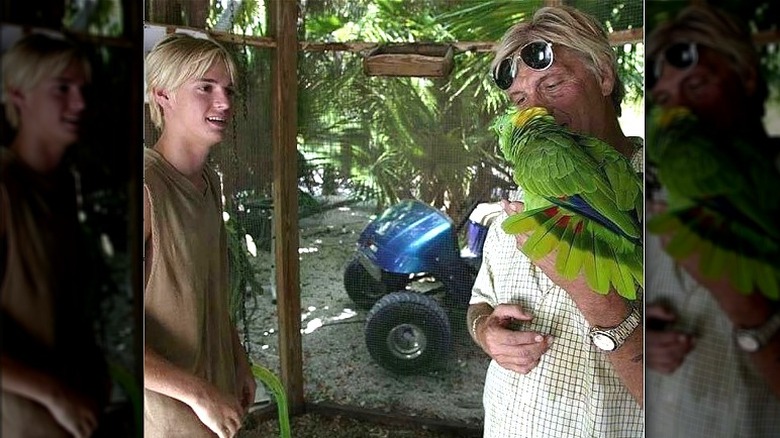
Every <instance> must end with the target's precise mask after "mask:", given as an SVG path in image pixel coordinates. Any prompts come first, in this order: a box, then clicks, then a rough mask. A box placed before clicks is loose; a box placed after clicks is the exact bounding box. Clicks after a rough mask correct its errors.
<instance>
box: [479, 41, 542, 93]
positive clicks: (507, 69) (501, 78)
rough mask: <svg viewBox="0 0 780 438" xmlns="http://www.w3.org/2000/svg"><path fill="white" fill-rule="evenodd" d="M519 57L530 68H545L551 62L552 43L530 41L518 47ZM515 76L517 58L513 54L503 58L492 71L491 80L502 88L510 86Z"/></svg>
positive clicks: (538, 69) (540, 69)
mask: <svg viewBox="0 0 780 438" xmlns="http://www.w3.org/2000/svg"><path fill="white" fill-rule="evenodd" d="M519 57H520V59H521V60H522V61H523V63H524V64H525V65H527V66H528V68H530V69H531V70H536V71H542V70H547V69H548V68H550V66H551V65H552V63H553V50H552V43H550V42H547V41H532V42H530V43H528V44H526V45H524V46H523V47H522V48H521V49H520V54H519ZM516 76H517V59H516V57H514V56H511V57H509V58H505V59H503V60H502V61H501V62H500V63H499V64H498V67H496V69H495V71H493V81H494V82H495V83H496V86H497V87H498V88H500V89H502V90H506V89H508V88H509V87H511V86H512V82H514V80H515V77H516Z"/></svg>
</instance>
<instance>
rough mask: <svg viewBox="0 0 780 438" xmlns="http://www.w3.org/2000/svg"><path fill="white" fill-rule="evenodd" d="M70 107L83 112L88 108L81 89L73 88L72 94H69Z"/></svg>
mask: <svg viewBox="0 0 780 438" xmlns="http://www.w3.org/2000/svg"><path fill="white" fill-rule="evenodd" d="M68 106H69V107H70V109H71V110H75V111H82V110H83V109H84V108H85V107H86V106H87V103H86V100H85V99H84V92H83V91H82V90H81V88H78V87H74V88H71V90H70V93H68Z"/></svg>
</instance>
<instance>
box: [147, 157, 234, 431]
mask: <svg viewBox="0 0 780 438" xmlns="http://www.w3.org/2000/svg"><path fill="white" fill-rule="evenodd" d="M203 177H204V179H205V181H206V182H207V189H206V192H205V193H204V192H202V191H200V190H198V189H196V187H195V185H194V184H192V182H191V181H189V180H188V179H187V178H186V177H184V176H183V175H182V174H180V173H179V172H178V171H177V170H176V169H175V168H173V166H171V165H170V163H168V162H167V161H166V160H165V159H164V158H163V157H162V156H161V155H160V154H159V153H158V152H157V151H155V150H153V149H146V150H145V151H144V188H145V189H146V190H147V193H148V195H149V199H150V203H151V231H152V235H151V239H150V241H151V245H152V254H153V256H152V261H151V264H149V265H147V268H148V269H147V272H146V276H147V277H146V287H145V292H144V320H145V342H146V346H147V347H151V348H152V349H153V350H154V351H156V352H157V353H158V354H160V355H162V356H163V357H164V358H165V359H167V360H168V361H170V362H171V363H172V364H174V365H175V366H177V367H180V368H182V369H184V370H185V371H187V372H189V373H192V374H193V375H196V376H198V377H201V378H203V379H205V380H207V381H209V382H211V383H212V384H214V385H215V386H216V387H217V388H219V389H220V390H222V391H224V392H226V393H228V394H234V395H235V396H236V397H238V395H239V388H238V383H237V378H236V372H235V365H234V357H235V355H234V351H233V350H234V346H233V338H232V336H233V332H232V330H233V326H232V322H231V320H230V313H229V295H228V294H229V288H228V282H229V275H228V266H227V240H226V235H225V227H224V225H223V222H222V208H221V196H220V190H219V180H218V178H217V175H216V174H215V173H214V171H213V170H211V169H210V168H208V167H206V168H204V172H203ZM144 400H145V406H144V418H145V421H144V423H145V431H144V436H145V437H147V438H154V437H160V438H162V437H165V438H171V437H188V438H197V437H213V436H215V435H214V434H213V433H212V432H211V431H210V430H209V429H208V428H207V427H206V426H205V425H203V424H202V423H201V422H200V420H199V419H198V417H197V416H196V415H195V413H194V411H193V410H192V409H191V408H190V407H189V406H187V405H186V404H184V403H181V402H179V401H178V400H175V399H173V398H170V397H168V396H165V395H163V394H160V393H157V392H154V391H150V390H145V391H144Z"/></svg>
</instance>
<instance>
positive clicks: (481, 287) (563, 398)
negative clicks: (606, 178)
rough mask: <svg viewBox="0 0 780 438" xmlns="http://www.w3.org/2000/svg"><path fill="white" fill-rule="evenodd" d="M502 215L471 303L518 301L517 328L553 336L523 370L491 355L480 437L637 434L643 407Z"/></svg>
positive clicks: (638, 157)
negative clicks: (522, 318)
mask: <svg viewBox="0 0 780 438" xmlns="http://www.w3.org/2000/svg"><path fill="white" fill-rule="evenodd" d="M634 141H635V142H636V143H637V144H638V145H640V144H641V139H635V140H634ZM641 161H642V154H641V148H638V149H637V151H636V153H635V155H634V159H632V164H634V167H635V168H636V169H641ZM506 217H507V215H506V213H502V214H501V216H500V217H498V218H497V219H496V220H495V221H494V222H493V225H492V226H491V227H490V230H489V231H488V235H487V238H486V240H485V245H484V251H483V261H482V266H481V267H480V270H479V274H478V275H477V279H476V281H475V283H474V288H473V290H472V296H471V304H476V303H488V304H490V305H491V306H493V307H495V306H497V305H498V304H519V305H520V306H521V307H522V308H523V309H525V310H529V311H530V312H531V313H532V314H533V315H534V319H533V320H532V321H530V322H526V323H524V325H523V326H522V327H523V328H522V329H523V330H528V331H535V332H540V333H545V334H551V335H552V336H553V343H552V345H551V346H550V349H549V350H548V351H547V352H546V353H545V354H544V355H542V358H541V360H540V362H539V364H538V366H536V368H534V369H533V370H531V372H529V373H528V374H525V375H523V374H519V373H516V372H514V371H510V370H506V369H504V368H502V367H501V366H500V365H498V364H497V363H496V362H495V361H491V363H490V367H489V368H488V371H487V376H486V378H485V390H484V394H483V403H484V406H485V434H484V436H485V437H486V438H493V437H495V438H499V437H500V438H506V437H524V438H543V437H556V438H558V437H583V438H584V437H588V438H591V437H605V438H608V437H614V438H633V437H641V436H642V435H643V431H644V412H643V411H642V408H641V407H640V406H639V404H637V402H636V400H634V398H633V397H632V396H631V393H629V391H628V389H626V387H625V386H624V385H623V384H622V382H621V381H620V379H619V378H618V376H617V374H616V373H615V371H614V369H613V368H612V364H611V363H610V362H609V360H608V359H607V357H606V355H605V354H604V353H602V352H600V351H599V350H598V349H597V348H596V347H594V346H593V345H592V344H591V342H590V338H589V337H588V331H589V329H590V326H589V325H588V322H587V321H586V320H585V317H583V316H582V314H581V313H580V311H579V309H577V306H576V305H575V304H574V301H573V300H572V299H571V298H570V297H569V295H568V293H566V291H564V290H563V289H561V288H560V287H558V286H556V285H555V284H554V283H553V282H552V280H550V279H549V278H548V277H547V276H546V275H545V274H544V273H543V272H542V271H541V270H540V269H539V268H537V267H536V266H534V265H533V264H532V263H531V261H530V260H529V259H528V258H527V257H526V256H525V255H524V254H523V253H522V252H521V251H519V250H518V249H517V247H516V240H515V236H513V235H507V234H506V233H504V231H503V230H502V228H501V222H503V220H504V219H505V218H506Z"/></svg>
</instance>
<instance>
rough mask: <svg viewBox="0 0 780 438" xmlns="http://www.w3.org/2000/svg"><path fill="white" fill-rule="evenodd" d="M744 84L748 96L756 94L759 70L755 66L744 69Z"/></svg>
mask: <svg viewBox="0 0 780 438" xmlns="http://www.w3.org/2000/svg"><path fill="white" fill-rule="evenodd" d="M742 84H743V85H742V86H743V87H745V95H747V96H748V97H751V96H753V95H754V94H756V89H757V88H758V72H757V71H756V69H755V68H753V67H747V68H746V69H744V70H743V74H742Z"/></svg>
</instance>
